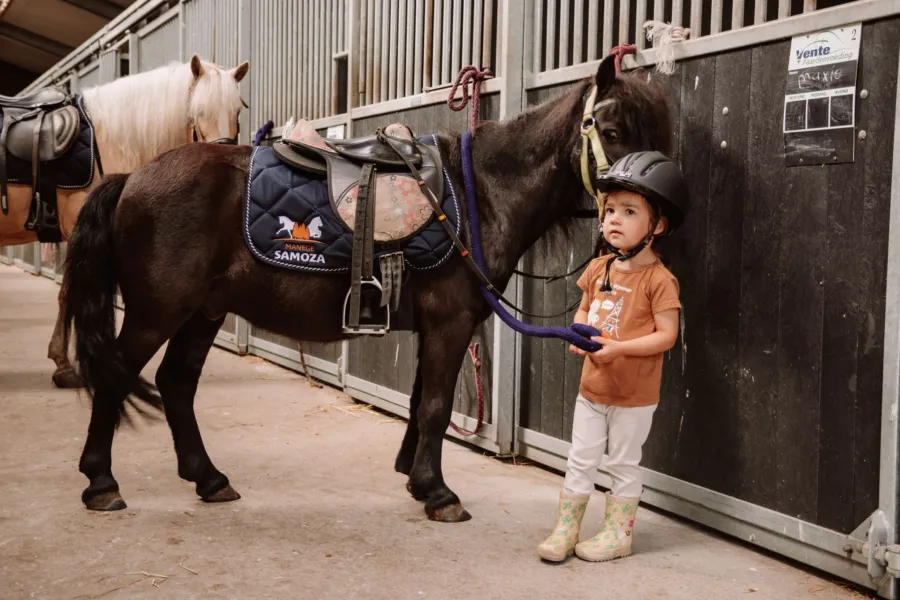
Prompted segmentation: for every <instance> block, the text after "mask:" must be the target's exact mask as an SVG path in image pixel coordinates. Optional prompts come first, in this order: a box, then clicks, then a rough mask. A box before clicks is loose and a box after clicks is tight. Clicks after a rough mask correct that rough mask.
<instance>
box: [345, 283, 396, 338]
mask: <svg viewBox="0 0 900 600" xmlns="http://www.w3.org/2000/svg"><path fill="white" fill-rule="evenodd" d="M359 285H360V289H361V292H362V293H361V294H360V303H363V302H364V301H365V300H364V298H363V296H364V295H365V292H366V288H373V290H374V291H377V293H378V297H379V298H380V297H381V293H382V291H383V288H382V287H381V282H379V281H378V279H376V278H374V277H373V278H372V279H363V280H361V281H360V282H359ZM350 294H351V291H350V290H348V291H347V295H346V296H344V311H343V318H342V323H341V324H342V326H343V330H344V333H349V334H354V335H385V334H386V333H388V331H389V330H390V328H391V311H390V306H375V307H374V309H375V310H376V311H378V310H381V311H383V319H375V318H374V317H373V318H371V319H370V321H372V322H369V323H360V324H359V326H358V327H352V326H350V325H348V324H347V321H348V316H349V314H350Z"/></svg>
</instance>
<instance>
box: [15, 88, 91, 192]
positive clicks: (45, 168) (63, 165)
mask: <svg viewBox="0 0 900 600" xmlns="http://www.w3.org/2000/svg"><path fill="white" fill-rule="evenodd" d="M75 106H76V107H77V108H78V114H79V115H80V119H79V127H80V130H79V132H78V138H77V139H76V140H75V141H74V142H73V143H72V147H71V148H69V149H68V151H66V153H65V154H64V155H62V156H60V157H59V158H57V159H55V160H51V161H49V162H46V163H41V172H43V173H47V172H50V173H52V174H53V178H54V181H55V182H56V187H58V188H65V189H70V190H80V189H83V188H86V187H89V186H90V185H91V182H92V181H93V180H94V157H95V156H96V142H95V141H94V126H93V125H92V124H91V119H90V117H89V116H88V114H87V111H86V110H84V99H83V98H82V97H81V95H80V94H79V95H78V96H76V97H75ZM2 114H3V109H2V108H0V115H2ZM6 159H7V162H6V172H7V181H9V182H10V183H23V184H25V185H31V163H27V162H25V161H24V160H20V159H18V158H16V157H15V156H13V155H12V154H9V153H7V154H6Z"/></svg>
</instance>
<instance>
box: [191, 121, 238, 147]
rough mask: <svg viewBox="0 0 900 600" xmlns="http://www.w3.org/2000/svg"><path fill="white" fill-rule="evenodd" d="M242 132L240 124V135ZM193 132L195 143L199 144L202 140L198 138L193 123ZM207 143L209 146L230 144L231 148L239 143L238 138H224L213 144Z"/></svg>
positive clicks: (212, 142)
mask: <svg viewBox="0 0 900 600" xmlns="http://www.w3.org/2000/svg"><path fill="white" fill-rule="evenodd" d="M240 131H241V126H240V124H238V133H240ZM191 132H192V133H193V136H194V141H195V142H199V141H200V139H199V137H198V136H197V128H196V127H195V126H194V123H193V122H191ZM206 143H207V144H229V145H231V146H237V143H238V141H237V138H229V137H223V138H219V139H217V140H213V141H211V142H206Z"/></svg>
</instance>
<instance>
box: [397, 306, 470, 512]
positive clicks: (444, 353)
mask: <svg viewBox="0 0 900 600" xmlns="http://www.w3.org/2000/svg"><path fill="white" fill-rule="evenodd" d="M474 331H475V320H474V319H473V318H467V316H466V315H463V316H460V317H458V318H456V319H454V320H453V322H452V323H448V322H440V323H439V324H433V325H432V324H429V326H427V327H423V328H422V329H421V331H420V334H421V348H422V350H421V353H420V356H419V374H420V376H421V379H422V396H421V400H420V403H419V406H418V410H417V411H416V415H415V418H416V421H417V423H418V430H419V440H418V445H417V447H416V454H415V459H414V460H413V466H412V470H411V471H410V473H409V483H408V484H407V488H408V489H409V491H410V493H412V495H413V497H414V498H416V499H417V500H424V501H425V513H426V514H427V515H428V518H429V519H432V520H435V521H444V522H449V523H456V522H460V521H468V520H469V519H471V518H472V517H471V515H470V514H469V513H468V512H467V511H466V510H465V509H464V508H463V507H462V503H461V502H460V501H459V497H458V496H457V495H456V494H455V493H453V491H452V490H451V489H450V488H449V487H447V484H446V483H444V476H443V473H442V472H441V448H442V445H443V441H444V433H445V432H446V431H447V427H448V426H449V425H450V417H451V416H452V414H453V390H454V388H455V387H456V377H457V374H458V373H459V369H460V367H461V366H462V363H463V360H464V359H465V356H466V347H467V345H468V343H469V340H471V338H472V334H473V333H474ZM411 418H412V415H411Z"/></svg>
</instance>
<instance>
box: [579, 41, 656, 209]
mask: <svg viewBox="0 0 900 600" xmlns="http://www.w3.org/2000/svg"><path fill="white" fill-rule="evenodd" d="M581 133H582V144H581V145H580V146H579V148H578V150H577V152H576V155H577V156H576V159H577V163H578V168H579V170H580V171H581V176H582V180H583V181H584V183H585V187H586V188H588V191H590V192H593V189H596V181H597V179H596V177H597V175H598V174H599V173H602V172H604V171H606V170H607V169H609V165H611V164H613V163H614V162H615V161H617V160H618V159H620V158H622V157H623V156H625V155H626V154H630V153H632V152H637V151H640V150H658V151H660V152H662V153H663V154H667V155H669V154H670V153H671V151H672V117H671V114H670V112H669V107H668V104H667V103H666V99H665V97H664V96H663V95H662V92H661V90H660V89H659V87H658V86H655V85H653V84H651V83H650V82H649V81H648V80H647V78H646V76H643V74H641V73H629V74H625V75H619V76H616V67H615V59H614V57H613V56H607V57H606V58H605V59H603V60H602V61H601V62H600V65H599V66H598V67H597V73H596V74H595V76H594V81H593V83H592V85H590V86H589V87H588V91H587V96H586V99H585V101H584V115H583V117H582V124H581ZM601 148H602V150H601ZM588 184H590V186H589V187H588Z"/></svg>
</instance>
